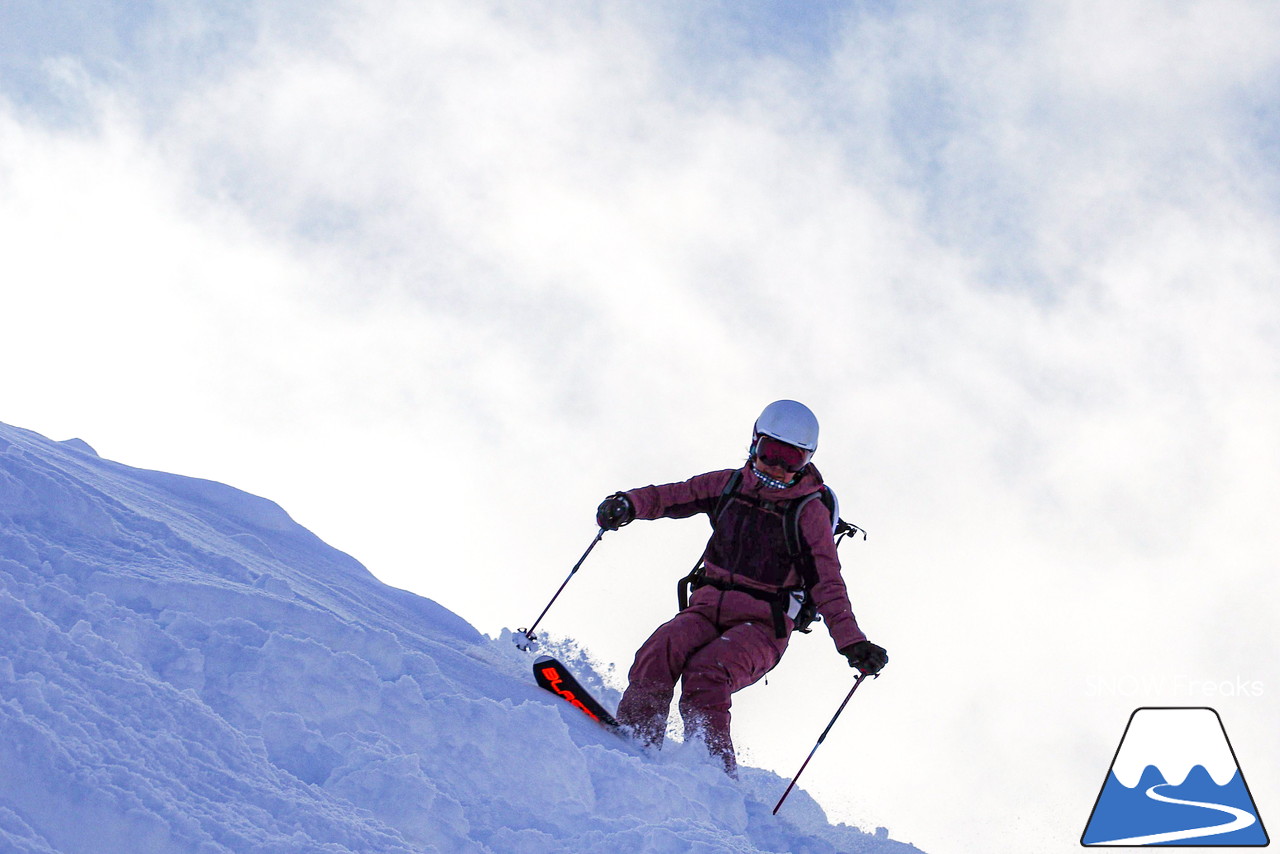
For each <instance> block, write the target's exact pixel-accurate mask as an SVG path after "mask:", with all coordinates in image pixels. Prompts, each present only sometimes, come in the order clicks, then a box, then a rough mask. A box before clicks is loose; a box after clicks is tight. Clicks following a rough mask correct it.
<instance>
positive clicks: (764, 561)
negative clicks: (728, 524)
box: [626, 463, 867, 649]
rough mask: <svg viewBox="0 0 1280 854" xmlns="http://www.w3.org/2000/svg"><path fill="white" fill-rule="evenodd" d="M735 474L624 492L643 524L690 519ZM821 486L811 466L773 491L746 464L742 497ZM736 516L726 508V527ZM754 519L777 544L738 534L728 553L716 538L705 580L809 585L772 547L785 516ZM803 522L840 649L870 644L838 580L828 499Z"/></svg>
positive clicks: (776, 497)
mask: <svg viewBox="0 0 1280 854" xmlns="http://www.w3.org/2000/svg"><path fill="white" fill-rule="evenodd" d="M733 472H734V469H722V470H720V471H712V472H707V473H706V474H700V475H696V476H694V477H691V478H690V479H688V480H686V481H682V482H680V483H668V484H663V485H661V486H642V487H640V488H638V489H632V490H628V491H627V493H626V495H627V497H628V498H629V499H630V500H631V504H632V506H633V507H634V508H635V511H636V518H637V519H664V518H665V519H684V518H687V517H689V516H693V515H694V514H696V513H706V514H708V515H710V514H713V513H714V512H715V510H716V506H717V505H718V504H719V503H720V497H721V494H722V493H723V492H724V488H725V486H726V485H728V483H729V479H730V477H732V476H733ZM821 488H822V475H821V474H819V473H818V470H817V469H816V468H814V466H813V465H810V466H808V467H807V468H806V469H805V470H804V472H803V473H802V474H801V476H800V478H799V480H797V482H796V483H794V484H793V485H791V486H789V487H787V488H785V489H771V488H769V487H766V486H765V485H764V484H763V483H762V482H761V481H760V479H759V478H757V477H756V476H755V474H754V473H753V472H752V471H751V466H750V464H749V463H748V464H747V465H745V466H743V468H742V478H741V481H740V483H739V485H738V490H737V493H738V494H739V495H742V496H743V497H744V498H746V499H748V500H753V499H754V500H761V501H790V500H794V499H799V498H803V497H804V496H806V495H809V494H811V493H814V492H817V491H818V490H819V489H821ZM731 511H732V508H731V507H727V508H726V510H725V516H722V517H721V520H720V521H721V524H724V523H725V521H726V519H725V517H726V516H728V515H730V513H731ZM753 518H755V519H757V520H759V524H761V525H772V524H776V525H777V537H776V538H774V539H772V540H770V539H769V538H763V539H755V538H753V535H754V532H752V531H750V530H745V529H744V530H739V531H735V532H734V534H735V536H734V537H733V538H732V539H733V540H734V542H735V543H737V544H738V545H737V546H736V548H735V547H733V546H730V547H729V548H728V549H726V548H724V546H723V543H724V542H725V540H726V539H728V538H727V537H717V538H716V543H713V548H711V549H709V550H708V552H707V555H706V557H705V558H704V564H705V565H706V574H707V578H708V579H710V580H712V581H721V582H726V583H729V584H735V585H741V586H743V587H751V588H754V589H758V590H760V591H761V592H762V593H766V594H769V593H777V592H779V591H780V590H782V589H784V588H787V587H800V586H803V584H804V581H803V579H802V578H801V577H800V573H799V572H798V571H797V570H796V569H795V568H794V567H791V566H790V560H788V559H787V558H786V556H785V555H784V554H781V553H779V551H778V549H777V548H776V546H775V547H773V548H770V547H769V543H770V542H772V543H775V544H776V543H778V542H780V537H781V532H782V520H781V516H777V517H772V518H771V517H769V516H762V515H761V514H755V516H754V517H753ZM730 521H732V520H730ZM799 523H800V536H801V538H802V539H803V540H804V542H805V544H806V546H807V547H808V549H809V550H810V552H811V553H812V555H813V561H814V568H815V569H816V570H817V582H816V583H815V584H814V586H813V588H812V589H811V591H810V595H811V596H812V597H813V603H814V605H815V606H816V607H817V609H818V613H819V614H821V615H822V621H823V622H824V623H826V626H827V631H828V632H830V634H831V639H832V640H833V641H834V642H835V645H836V648H837V649H843V648H845V647H847V646H849V645H850V644H853V643H857V642H858V641H862V640H866V639H867V636H866V635H865V634H863V632H862V630H861V629H860V628H858V621H857V620H856V619H855V618H854V615H853V608H852V606H851V605H850V604H849V593H848V590H847V589H846V588H845V584H844V578H842V577H841V575H840V558H839V557H838V556H837V554H836V544H835V537H834V536H833V534H832V531H831V514H830V513H829V512H828V511H827V508H826V506H825V505H824V504H823V503H822V501H820V500H818V499H814V500H813V501H810V502H809V503H808V504H806V505H805V507H804V511H803V513H802V514H801V518H800V520H799ZM773 533H774V532H773V530H772V528H770V531H769V534H770V535H771V536H772V535H773ZM716 545H720V548H716V547H715V546H716ZM715 597H725V594H724V593H723V592H722V591H720V590H718V589H716V588H715V587H712V586H706V587H701V588H699V589H698V590H696V591H695V592H694V594H693V598H692V600H691V602H692V603H693V604H699V601H700V600H706V599H713V598H715ZM744 598H745V597H744ZM725 601H729V599H725ZM788 623H790V621H789V620H788Z"/></svg>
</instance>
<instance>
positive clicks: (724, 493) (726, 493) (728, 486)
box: [710, 469, 742, 530]
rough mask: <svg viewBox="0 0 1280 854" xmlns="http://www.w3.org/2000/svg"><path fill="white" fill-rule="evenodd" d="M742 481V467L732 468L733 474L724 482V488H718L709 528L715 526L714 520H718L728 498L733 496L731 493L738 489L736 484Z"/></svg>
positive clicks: (727, 502)
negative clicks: (717, 498)
mask: <svg viewBox="0 0 1280 854" xmlns="http://www.w3.org/2000/svg"><path fill="white" fill-rule="evenodd" d="M741 483H742V469H734V470H733V474H731V475H729V480H728V481H727V482H726V483H725V485H724V489H722V490H720V499H719V500H718V501H717V502H716V508H715V510H713V511H712V512H711V514H710V516H711V528H712V530H714V529H715V527H716V522H718V521H720V516H721V514H722V513H724V508H725V507H727V506H728V504H729V499H731V498H733V494H734V493H735V492H737V491H738V486H739V485H741Z"/></svg>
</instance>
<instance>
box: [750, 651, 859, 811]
mask: <svg viewBox="0 0 1280 854" xmlns="http://www.w3.org/2000/svg"><path fill="white" fill-rule="evenodd" d="M866 678H867V674H865V673H859V674H858V678H857V679H855V680H853V687H852V688H850V689H849V693H848V694H847V695H845V698H844V702H843V703H841V704H840V708H838V709H836V713H835V715H833V716H832V718H831V723H829V724H827V728H826V729H824V730H823V731H822V735H820V736H818V743H817V744H815V745H814V746H813V750H810V751H809V756H808V758H807V759H805V760H804V764H803V765H801V766H800V770H799V771H797V772H796V775H795V776H794V777H792V778H791V785H789V786H787V790H786V791H785V792H783V793H782V797H780V798H778V805H777V806H776V807H774V808H773V814H774V815H777V814H778V810H780V809H782V802H783V801H785V800H786V799H787V795H789V794H791V790H792V789H794V788H795V785H796V780H799V779H800V775H801V774H803V773H804V769H805V768H807V767H808V766H809V760H810V759H812V758H813V754H815V753H817V752H818V748H819V747H821V746H822V741H823V739H825V738H826V737H827V733H829V732H831V728H832V727H833V726H835V725H836V718H838V717H840V713H841V712H843V711H844V707H845V706H847V705H849V701H850V700H852V699H853V692H854V691H857V690H858V686H859V685H861V684H862V680H863V679H866Z"/></svg>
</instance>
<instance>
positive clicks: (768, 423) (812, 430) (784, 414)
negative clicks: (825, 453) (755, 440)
mask: <svg viewBox="0 0 1280 854" xmlns="http://www.w3.org/2000/svg"><path fill="white" fill-rule="evenodd" d="M755 434H756V435H757V436H771V437H773V438H774V439H777V440H778V441H779V442H786V443H787V444H788V445H795V446H796V447H797V448H803V449H804V450H806V451H809V452H813V451H816V450H818V418H817V416H816V415H814V414H813V411H812V410H811V409H809V407H807V406H805V405H804V404H803V403H797V402H796V401H794V400H775V401H774V402H773V403H771V404H769V405H768V406H766V407H765V408H764V412H761V413H760V417H759V418H757V419H756V426H755Z"/></svg>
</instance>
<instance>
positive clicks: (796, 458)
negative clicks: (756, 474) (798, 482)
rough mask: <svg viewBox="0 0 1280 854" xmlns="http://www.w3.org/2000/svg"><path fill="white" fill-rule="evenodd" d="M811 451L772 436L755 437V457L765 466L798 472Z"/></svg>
mask: <svg viewBox="0 0 1280 854" xmlns="http://www.w3.org/2000/svg"><path fill="white" fill-rule="evenodd" d="M812 457H813V451H806V450H805V449H804V448H797V447H796V446H795V445H788V444H787V443H786V442H783V441H781V440H779V439H775V438H773V437H772V436H761V437H760V438H758V439H756V459H757V460H759V461H760V462H762V463H764V464H765V465H767V466H775V467H777V468H780V469H784V470H786V471H789V472H798V471H800V469H802V468H804V467H805V466H806V465H808V464H809V460H810V459H811V458H812Z"/></svg>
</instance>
